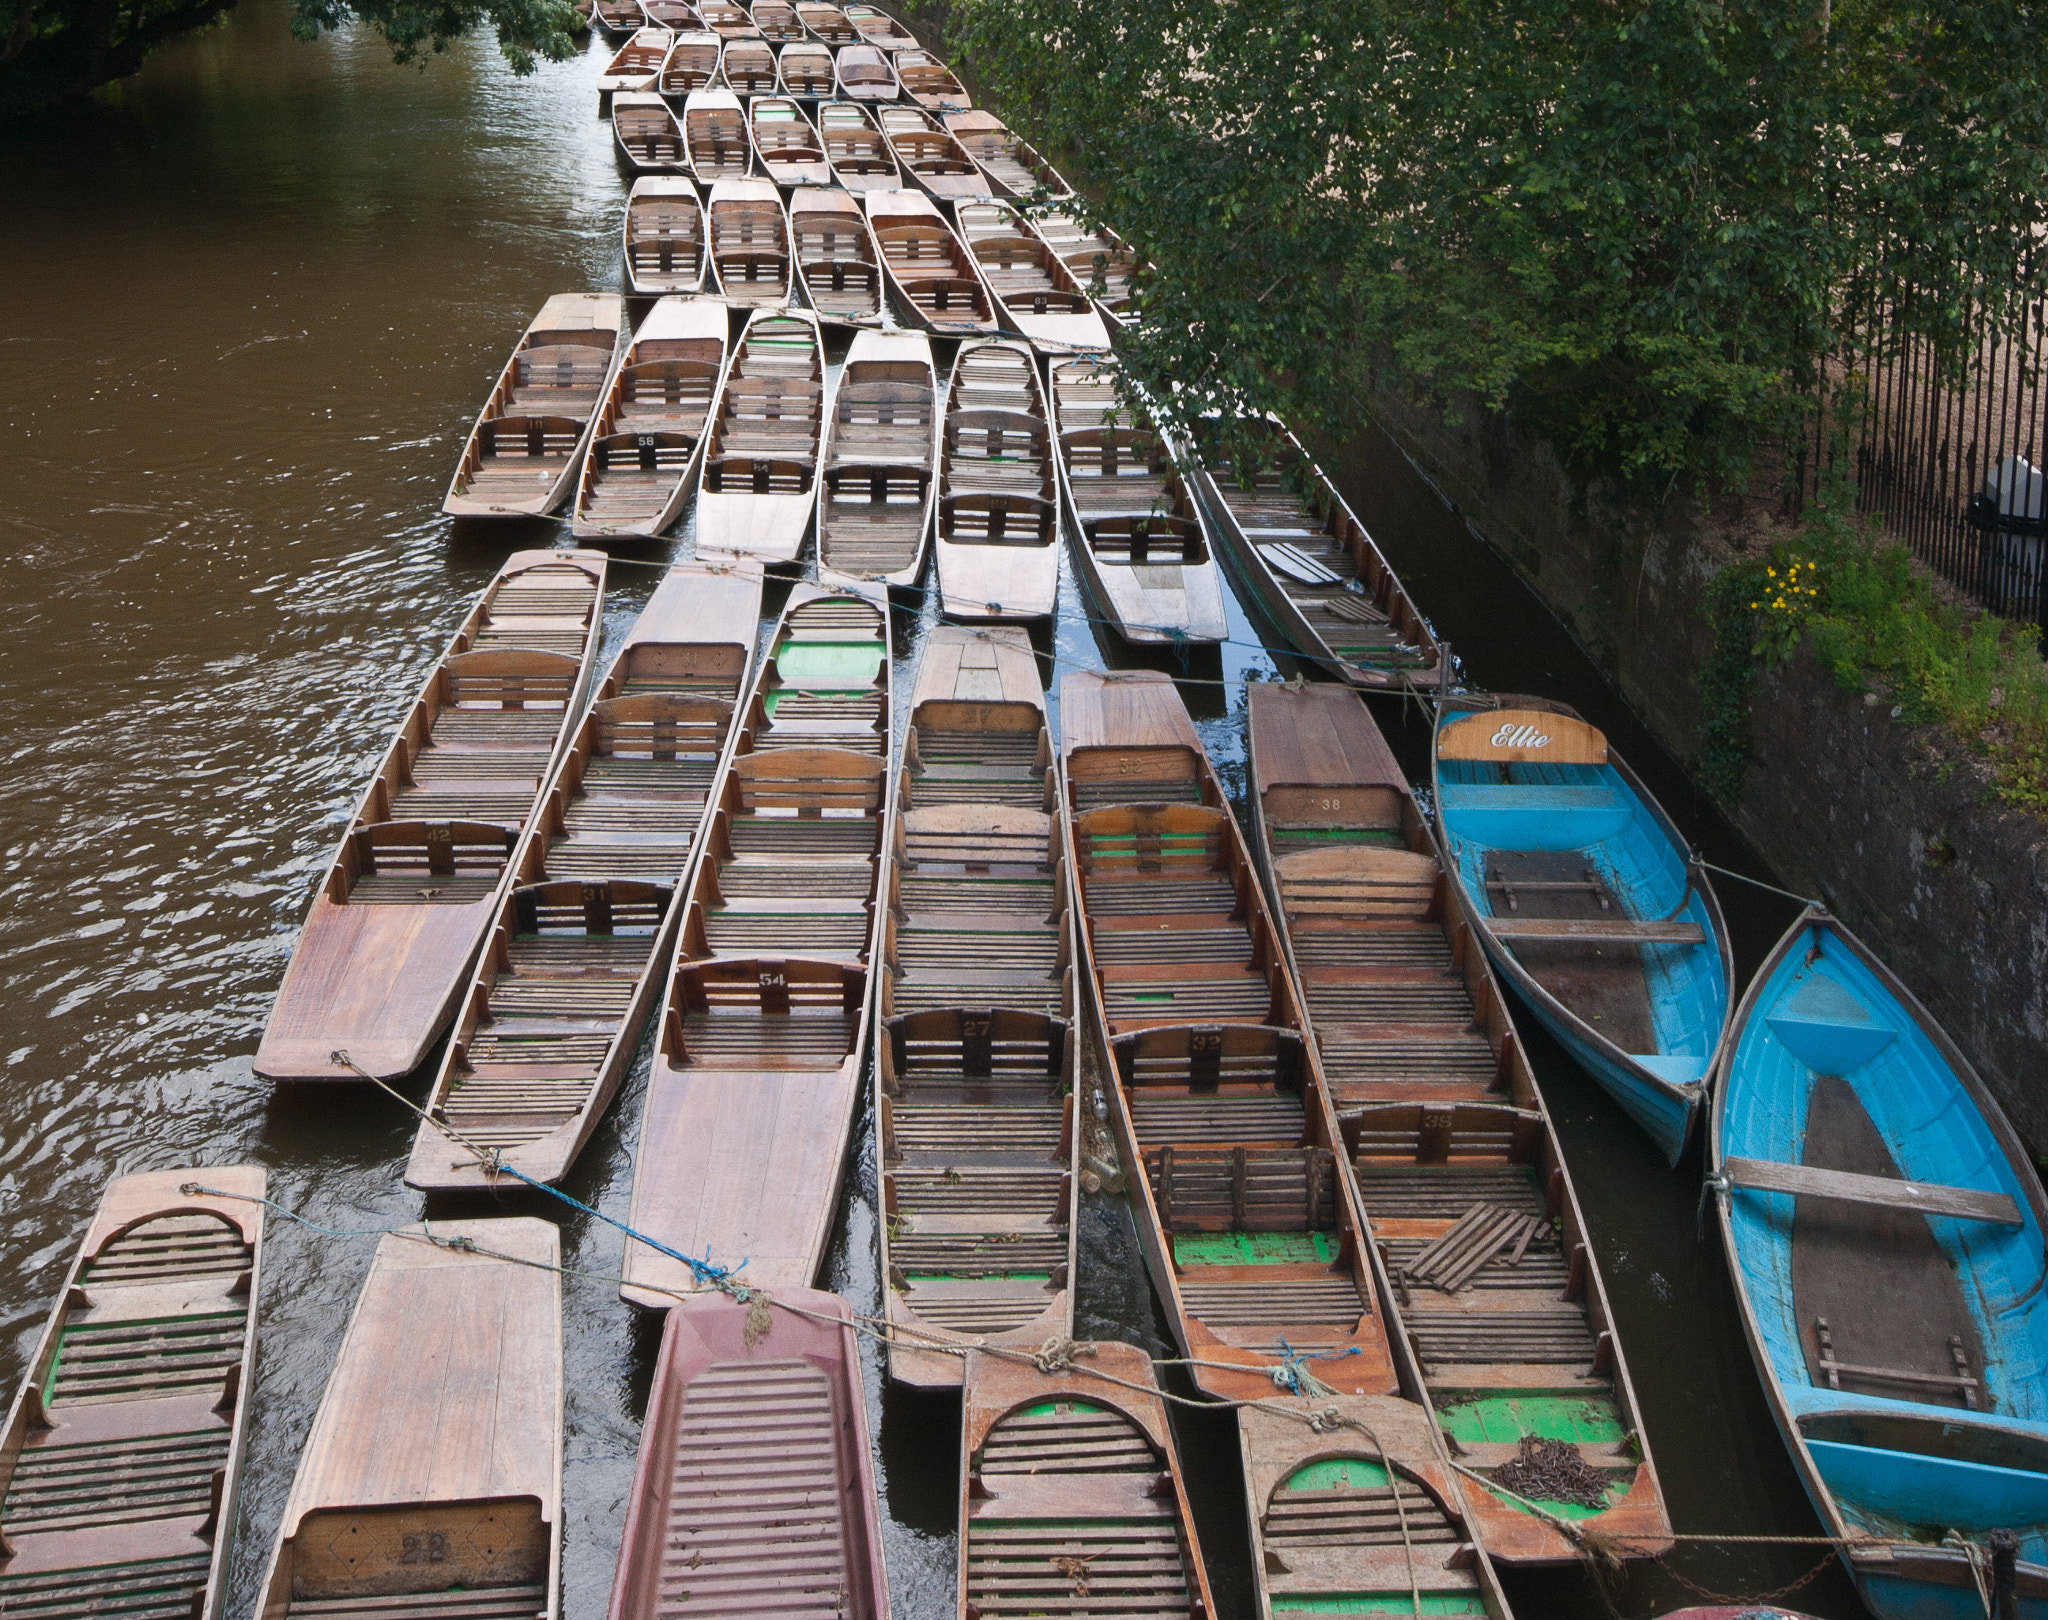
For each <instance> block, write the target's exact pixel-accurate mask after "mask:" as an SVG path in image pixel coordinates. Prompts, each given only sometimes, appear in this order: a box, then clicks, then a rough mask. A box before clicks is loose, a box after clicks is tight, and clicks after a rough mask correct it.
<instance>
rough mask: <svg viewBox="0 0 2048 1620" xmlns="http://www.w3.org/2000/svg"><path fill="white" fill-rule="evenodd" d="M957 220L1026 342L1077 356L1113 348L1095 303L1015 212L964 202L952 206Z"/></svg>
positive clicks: (977, 263)
mask: <svg viewBox="0 0 2048 1620" xmlns="http://www.w3.org/2000/svg"><path fill="white" fill-rule="evenodd" d="M953 216H954V218H955V219H957V220H958V221H959V222H960V235H961V236H962V237H963V238H964V239H965V240H966V243H967V245H968V247H969V248H971V249H973V251H974V263H975V268H976V269H977V270H978V271H980V273H981V279H982V282H983V283H984V284H985V285H986V286H987V288H988V290H989V294H990V296H991V297H993V298H994V299H995V301H996V305H997V307H998V308H999V309H1001V311H1002V313H1003V317H1004V320H1005V324H1007V325H1008V326H1010V327H1012V328H1014V329H1015V330H1017V331H1019V332H1022V333H1023V334H1024V335H1025V336H1026V337H1028V338H1029V339H1030V340H1031V345H1032V347H1033V348H1035V349H1037V350H1038V351H1039V352H1040V353H1041V354H1075V353H1078V352H1081V351H1084V350H1092V349H1107V348H1108V347H1109V328H1108V327H1107V326H1105V325H1104V324H1103V321H1102V317H1101V316H1100V315H1098V314H1096V313H1095V301H1094V300H1093V299H1091V298H1090V297H1089V296H1088V294H1087V291H1086V290H1085V289H1084V288H1083V287H1082V286H1081V284H1080V283H1079V282H1078V281H1076V280H1075V279H1074V274H1073V272H1072V271H1071V270H1069V269H1068V268H1067V267H1066V265H1065V264H1064V263H1062V262H1061V260H1060V256H1059V255H1058V254H1057V253H1055V252H1053V250H1052V249H1051V248H1049V247H1047V246H1046V245H1045V243H1044V242H1043V241H1042V240H1041V239H1040V238H1039V237H1038V236H1036V235H1035V234H1033V232H1032V231H1031V229H1030V228H1029V227H1028V226H1027V225H1025V223H1024V221H1023V219H1022V218H1021V217H1020V216H1019V215H1018V213H1017V210H1016V209H1014V208H1012V207H1011V206H1010V205H1009V204H1008V203H1006V202H997V201H995V200H994V199H992V198H991V199H988V200H986V201H981V202H968V201H966V200H964V199H963V200H962V201H960V202H958V203H956V204H954V207H953Z"/></svg>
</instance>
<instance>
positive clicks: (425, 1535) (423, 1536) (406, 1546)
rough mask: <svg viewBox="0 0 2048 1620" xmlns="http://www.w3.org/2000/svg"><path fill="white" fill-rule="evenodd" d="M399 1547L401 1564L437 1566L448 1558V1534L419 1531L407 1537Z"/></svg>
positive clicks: (445, 1532) (443, 1531) (441, 1531)
mask: <svg viewBox="0 0 2048 1620" xmlns="http://www.w3.org/2000/svg"><path fill="white" fill-rule="evenodd" d="M400 1546H401V1547H402V1548H403V1550H402V1551H401V1552H400V1553H399V1555H398V1561H399V1562H400V1563H401V1564H438V1563H441V1562H442V1561H443V1560H445V1559H446V1558H447V1556H448V1532H447V1531H445V1530H421V1531H419V1532H417V1533H415V1534H413V1535H409V1536H407V1537H406V1538H405V1540H404V1541H403V1542H402V1543H400Z"/></svg>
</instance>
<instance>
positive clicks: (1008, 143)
mask: <svg viewBox="0 0 2048 1620" xmlns="http://www.w3.org/2000/svg"><path fill="white" fill-rule="evenodd" d="M898 65H899V67H900V66H901V64H900V63H899V64H898ZM905 82H906V83H907V82H908V81H907V80H906V81H905ZM939 122H940V123H942V124H944V125H945V126H946V133H947V134H949V135H951V136H952V137H953V138H954V139H955V140H957V141H958V142H959V143H960V144H961V146H962V147H964V148H965V149H966V151H967V155H968V156H969V157H971V158H973V159H974V164H975V167H976V168H978V169H980V170H981V172H982V174H983V175H985V176H986V177H987V178H988V181H989V189H990V190H991V191H992V192H993V193H994V194H995V195H996V196H998V197H1020V198H1021V197H1071V196H1073V194H1074V188H1073V187H1072V186H1070V185H1068V184H1067V181H1066V177H1065V176H1064V175H1062V174H1061V173H1060V171H1059V170H1057V169H1055V168H1054V167H1053V166H1052V165H1051V164H1050V163H1048V162H1046V161H1045V159H1044V158H1042V157H1040V156H1039V155H1038V153H1037V152H1036V151H1035V150H1033V149H1032V148H1031V147H1029V146H1027V145H1025V144H1024V142H1023V141H1021V140H1019V139H1018V138H1017V137H1016V136H1015V135H1014V134H1012V133H1011V131H1010V129H1009V126H1008V125H1006V124H1005V123H1004V122H1003V121H1002V120H1001V119H1000V118H998V117H996V115H995V114H994V113H991V112H979V111H975V110H973V109H969V110H968V111H965V112H958V111H956V112H948V113H942V114H940V115H939ZM1084 270H1085V267H1084Z"/></svg>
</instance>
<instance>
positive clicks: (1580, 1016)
mask: <svg viewBox="0 0 2048 1620" xmlns="http://www.w3.org/2000/svg"><path fill="white" fill-rule="evenodd" d="M1434 752H1435V772H1434V774H1435V787H1436V813H1437V826H1438V828H1439V829H1440V830H1441V832H1442V835H1443V842H1444V849H1445V851H1446V852H1447V853H1448V854H1449V856H1450V860H1451V865H1452V869H1453V871H1455V872H1456V874H1457V877H1458V881H1459V883H1460V884H1462V885H1463V887H1464V892H1465V903H1466V906H1467V908H1468V910H1469V911H1470V913H1471V917H1472V926H1473V927H1474V928H1475V929H1476V930H1477V931H1478V933H1479V937H1480V939H1481V940H1482V941H1483V942H1484V943H1485V946H1486V953H1487V955H1488V956H1490V957H1492V959H1493V965H1494V968H1495V970H1496V971H1498V972H1499V973H1500V975H1501V977H1502V978H1504V979H1506V980H1507V982H1508V986H1509V988H1510V989H1512V990H1513V991H1514V992H1515V993H1516V994H1517V995H1519V996H1520V997H1521V998H1522V1000H1523V1002H1524V1003H1525V1004H1526V1005H1527V1006H1528V1008H1529V1010H1530V1011H1531V1012H1532V1013H1534V1014H1535V1015H1536V1018H1537V1020H1538V1022H1540V1023H1541V1024H1542V1025H1543V1027H1544V1028H1545V1029H1547V1030H1549V1031H1550V1033H1551V1034H1552V1035H1553V1036H1555V1037H1556V1038H1557V1040H1558V1042H1559V1043H1560V1044H1561V1045H1562V1046H1563V1047H1564V1048H1565V1049H1566V1050H1567V1051H1569V1052H1570V1053H1571V1054H1572V1056H1573V1057H1575V1058H1577V1059H1578V1060H1579V1062H1580V1063H1581V1064H1583V1065H1584V1066H1585V1068H1586V1069H1587V1071H1588V1072H1589V1073H1590V1074H1591V1075H1592V1076H1593V1078H1594V1079H1595V1080H1596V1081H1597V1082H1598V1083H1599V1085H1600V1087H1601V1089H1602V1090H1603V1091H1605V1092H1607V1094H1608V1095H1609V1096H1611V1097H1613V1098H1614V1100H1615V1101H1616V1102H1618V1103H1619V1104H1621V1106H1622V1109H1623V1110H1624V1111H1625V1112H1626V1113H1627V1114H1628V1115H1629V1117H1630V1118H1631V1119H1633V1120H1634V1121H1635V1122H1636V1123H1637V1124H1638V1125H1640V1126H1642V1127H1643V1129H1644V1130H1645V1131H1647V1132H1648V1133H1649V1135H1650V1138H1651V1140H1653V1141H1654V1142H1655V1143H1656V1144H1657V1145H1658V1147H1660V1148H1662V1149H1663V1150H1664V1156H1665V1157H1666V1158H1667V1159H1669V1160H1670V1161H1671V1162H1672V1163H1673V1164H1676V1163H1677V1162H1678V1158H1679V1155H1680V1154H1681V1153H1683V1152H1684V1151H1685V1144H1686V1140H1687V1138H1688V1137H1690V1136H1691V1134H1692V1127H1693V1122H1694V1120H1695V1119H1696V1118H1697V1117H1698V1115H1699V1112H1700V1107H1701V1104H1702V1102H1703V1101H1704V1098H1705V1093H1706V1082H1707V1076H1708V1074H1709V1073H1710V1072H1711V1070H1712V1067H1713V1063H1714V1058H1715V1056H1716V1054H1717V1053H1718V1052H1719V1051H1720V1049H1721V1045H1722V1042H1723V1041H1724V1040H1725V1039H1726V1037H1727V1031H1728V1015H1729V1011H1730V1009H1731V1007H1732V1006H1733V1004H1734V1000H1735V994H1734V989H1735V985H1734V980H1735V960H1734V957H1733V955H1732V954H1731V952H1730V950H1729V947H1728V925H1727V923H1726V922H1725V921H1724V920H1723V919H1722V916H1721V902H1720V900H1719V899H1718V898H1716V896H1715V894H1714V884H1713V880H1712V879H1711V878H1710V877H1709V876H1708V875H1707V871H1706V868H1705V867H1703V866H1702V865H1701V864H1700V863H1699V861H1698V860H1697V859H1695V858H1694V857H1693V855H1692V854H1691V852H1690V848H1689V846H1688V845H1687V843H1686V841H1685V837H1684V835H1683V834H1682V833H1680V832H1679V830H1678V828H1677V827H1676V826H1675V825H1674V824H1673V822H1672V820H1671V818H1670V817H1669V816H1667V815H1666V814H1665V813H1664V809H1663V807H1662V806H1661V805H1659V804H1658V803H1657V801H1656V800H1655V799H1654V798H1652V797H1651V796H1650V790H1649V789H1648V788H1646V787H1645V786H1643V783H1642V780H1641V779H1640V778H1639V777H1638V776H1637V775H1636V774H1635V772H1634V771H1632V770H1630V769H1629V768H1628V766H1627V765H1626V764H1624V763H1623V762H1622V760H1621V758H1620V757H1619V756H1618V755H1616V754H1614V753H1612V752H1611V751H1610V750H1609V748H1608V746H1607V739H1606V738H1605V737H1604V736H1602V735H1601V734H1600V732H1598V731H1597V730H1595V729H1594V728H1593V727H1592V726H1590V725H1588V724H1587V723H1586V722H1585V721H1584V720H1582V719H1580V718H1579V717H1578V715H1576V714H1575V713H1573V712H1572V710H1571V709H1569V708H1567V707H1566V706H1565V705H1564V704H1562V703H1552V702H1550V701H1549V700H1548V699H1545V698H1533V697H1507V696H1492V697H1460V698H1452V699H1449V700H1447V701H1446V702H1445V703H1443V704H1442V705H1440V706H1439V708H1438V710H1437V726H1436V740H1435V750H1434Z"/></svg>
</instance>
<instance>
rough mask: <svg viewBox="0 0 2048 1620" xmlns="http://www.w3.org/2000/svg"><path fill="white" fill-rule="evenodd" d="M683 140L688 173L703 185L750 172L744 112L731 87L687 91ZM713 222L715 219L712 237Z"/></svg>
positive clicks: (750, 153)
mask: <svg viewBox="0 0 2048 1620" xmlns="http://www.w3.org/2000/svg"><path fill="white" fill-rule="evenodd" d="M683 141H684V144H685V145H686V146H687V147H688V148H689V154H690V172H691V173H692V174H694V175H695V176H696V177H697V180H698V182H699V183H700V184H702V185H706V186H710V187H713V188H716V187H717V185H718V183H719V182H720V181H721V180H744V179H745V178H746V177H747V175H748V174H750V173H751V172H752V171H753V166H754V153H753V148H752V146H751V145H750V144H749V143H748V141H747V115H746V111H745V109H744V108H743V107H742V105H741V103H740V98H739V97H738V96H736V95H734V94H733V93H732V92H731V91H730V90H692V91H691V92H690V94H689V96H688V97H687V99H685V100H684V102H683ZM713 195H714V196H715V195H716V190H715V189H714V191H713ZM716 224H717V222H716V220H714V221H713V238H714V240H715V239H716Z"/></svg>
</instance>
